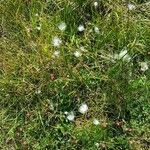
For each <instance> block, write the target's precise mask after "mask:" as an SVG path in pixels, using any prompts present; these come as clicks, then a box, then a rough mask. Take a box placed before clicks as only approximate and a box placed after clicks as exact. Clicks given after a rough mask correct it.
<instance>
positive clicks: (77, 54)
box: [74, 51, 82, 57]
mask: <svg viewBox="0 0 150 150" xmlns="http://www.w3.org/2000/svg"><path fill="white" fill-rule="evenodd" d="M74 56H75V57H81V56H82V53H81V52H80V51H75V52H74Z"/></svg>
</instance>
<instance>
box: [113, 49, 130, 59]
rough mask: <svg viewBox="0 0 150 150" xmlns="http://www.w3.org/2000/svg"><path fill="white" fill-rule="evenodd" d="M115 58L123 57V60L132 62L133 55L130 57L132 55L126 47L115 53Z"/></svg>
mask: <svg viewBox="0 0 150 150" xmlns="http://www.w3.org/2000/svg"><path fill="white" fill-rule="evenodd" d="M114 59H115V60H120V59H122V60H123V61H126V62H130V60H131V57H130V55H129V54H128V51H127V50H126V49H125V50H122V51H121V52H120V53H119V54H115V55H114Z"/></svg>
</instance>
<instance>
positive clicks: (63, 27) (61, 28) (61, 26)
mask: <svg viewBox="0 0 150 150" xmlns="http://www.w3.org/2000/svg"><path fill="white" fill-rule="evenodd" d="M66 27H67V25H66V23H65V22H61V23H60V24H59V25H58V29H59V30H61V31H65V30H66Z"/></svg>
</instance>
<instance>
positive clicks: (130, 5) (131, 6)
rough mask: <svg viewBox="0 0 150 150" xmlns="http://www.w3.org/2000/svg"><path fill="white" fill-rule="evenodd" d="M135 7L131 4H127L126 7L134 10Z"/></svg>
mask: <svg viewBox="0 0 150 150" xmlns="http://www.w3.org/2000/svg"><path fill="white" fill-rule="evenodd" d="M135 8H136V7H135V5H133V4H128V9H129V10H134V9H135Z"/></svg>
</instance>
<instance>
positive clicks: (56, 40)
mask: <svg viewBox="0 0 150 150" xmlns="http://www.w3.org/2000/svg"><path fill="white" fill-rule="evenodd" d="M52 44H53V46H54V47H60V45H61V44H62V40H61V39H60V38H58V37H57V36H55V37H54V38H53V39H52Z"/></svg>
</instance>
